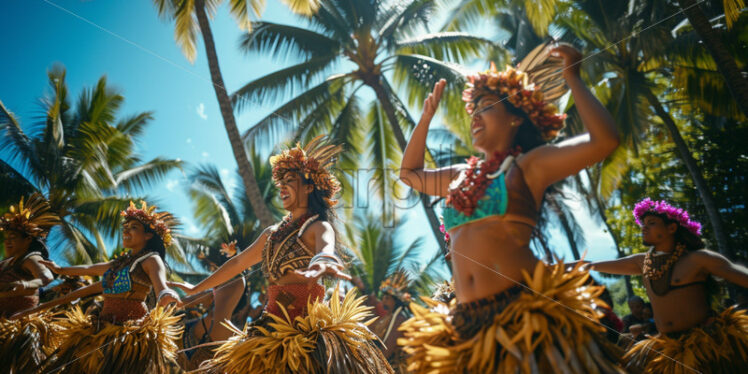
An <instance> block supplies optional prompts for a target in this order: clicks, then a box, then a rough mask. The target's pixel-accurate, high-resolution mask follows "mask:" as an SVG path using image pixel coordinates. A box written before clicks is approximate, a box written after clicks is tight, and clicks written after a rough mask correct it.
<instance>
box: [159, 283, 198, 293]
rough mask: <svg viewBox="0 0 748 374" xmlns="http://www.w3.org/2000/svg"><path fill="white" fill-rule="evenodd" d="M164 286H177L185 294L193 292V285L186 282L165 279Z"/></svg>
mask: <svg viewBox="0 0 748 374" xmlns="http://www.w3.org/2000/svg"><path fill="white" fill-rule="evenodd" d="M166 286H167V287H169V288H179V289H180V290H182V291H184V293H185V294H187V295H193V294H195V286H194V285H192V284H189V283H187V282H184V283H182V282H172V281H166Z"/></svg>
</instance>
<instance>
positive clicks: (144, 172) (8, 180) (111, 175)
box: [0, 66, 186, 263]
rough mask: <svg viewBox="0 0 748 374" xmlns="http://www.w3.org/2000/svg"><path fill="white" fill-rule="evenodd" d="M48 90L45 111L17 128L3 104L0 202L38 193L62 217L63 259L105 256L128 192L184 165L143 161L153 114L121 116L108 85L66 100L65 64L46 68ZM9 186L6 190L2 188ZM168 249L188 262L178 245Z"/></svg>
mask: <svg viewBox="0 0 748 374" xmlns="http://www.w3.org/2000/svg"><path fill="white" fill-rule="evenodd" d="M48 77H49V84H50V88H51V92H52V94H51V95H49V96H47V97H44V98H43V99H41V106H42V109H43V112H44V113H43V115H42V116H41V117H40V118H39V119H38V120H37V121H36V122H35V123H33V124H31V125H27V126H21V124H20V123H19V121H18V119H17V118H16V117H15V116H14V115H13V113H11V111H10V110H8V108H6V107H5V106H4V105H3V104H2V102H0V135H1V137H0V149H3V150H4V152H3V153H2V155H3V160H2V162H0V165H1V169H0V170H2V174H0V185H2V186H3V188H2V189H1V190H0V201H3V202H6V203H7V202H10V201H18V199H19V197H20V196H23V195H29V194H30V193H32V192H41V193H42V194H44V195H45V196H46V197H47V198H48V199H49V202H50V205H51V207H52V211H54V212H55V213H57V214H58V215H59V216H60V217H61V219H62V225H61V226H60V233H61V238H62V239H61V241H60V242H59V243H57V245H56V247H58V248H60V247H72V252H70V251H66V252H65V256H66V257H67V259H68V260H69V261H70V262H71V263H91V262H97V261H102V260H106V258H107V256H108V251H107V248H106V242H107V239H112V238H116V237H117V236H118V235H119V234H120V227H121V222H122V221H121V217H120V215H119V212H120V211H121V210H122V209H123V208H124V207H125V206H127V204H128V203H129V201H130V200H131V199H132V198H131V197H126V196H123V194H125V193H137V192H140V191H142V190H143V189H144V188H145V187H147V186H149V185H151V184H152V183H154V182H156V181H158V180H160V179H161V178H162V177H164V176H165V175H166V174H167V173H168V172H169V171H171V170H174V169H175V168H179V167H181V162H180V161H178V160H170V159H162V158H154V159H152V160H150V161H147V162H144V161H142V160H141V159H140V158H139V157H138V156H137V155H136V153H135V142H136V141H137V140H138V138H140V137H142V136H143V131H144V130H145V127H146V126H147V125H148V123H149V122H150V121H151V120H152V119H153V114H152V113H151V112H143V113H137V114H134V115H130V116H126V117H121V116H120V114H119V111H120V108H121V107H122V105H123V103H124V100H125V98H124V97H123V96H122V95H121V94H120V93H119V92H118V91H117V90H115V89H113V88H112V87H111V86H109V85H108V84H107V80H106V78H105V77H102V78H100V79H99V81H98V82H97V84H96V86H95V87H93V88H90V89H84V90H83V92H82V93H81V95H80V96H79V98H78V100H77V102H76V103H75V105H74V106H73V105H71V102H70V101H71V100H70V97H69V96H68V95H69V94H68V88H67V84H66V82H65V69H64V68H62V67H59V66H57V67H54V68H52V69H51V70H50V71H49V72H48ZM5 186H10V188H7V189H6V188H5ZM168 254H169V255H170V256H171V257H172V258H173V259H175V260H177V262H182V263H185V262H186V260H185V258H184V254H183V253H182V252H181V248H179V247H178V246H171V247H170V248H169V249H168Z"/></svg>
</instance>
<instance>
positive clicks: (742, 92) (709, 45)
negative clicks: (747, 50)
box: [678, 0, 748, 116]
mask: <svg viewBox="0 0 748 374" xmlns="http://www.w3.org/2000/svg"><path fill="white" fill-rule="evenodd" d="M678 3H679V4H680V7H681V9H683V12H685V13H686V16H687V17H688V22H690V23H691V26H693V28H694V30H696V33H697V34H699V37H700V38H701V41H702V42H704V46H705V47H706V49H707V50H708V51H709V53H710V54H711V55H712V58H714V62H715V63H716V64H717V69H718V70H719V72H720V73H721V74H722V76H723V77H724V78H725V83H727V88H729V89H730V92H731V93H732V96H733V97H734V98H735V101H737V102H738V106H739V107H740V110H741V111H742V112H743V114H745V115H746V116H748V79H746V78H744V77H743V75H742V73H741V72H740V69H739V68H738V65H737V63H735V59H734V58H733V57H732V56H731V55H730V52H729V51H728V50H727V48H726V47H725V44H724V43H723V42H722V40H721V39H720V37H719V32H718V31H717V30H715V29H714V28H712V25H711V23H710V22H709V19H707V18H706V15H704V13H703V12H702V11H701V9H699V6H698V4H697V3H696V1H695V0H679V1H678Z"/></svg>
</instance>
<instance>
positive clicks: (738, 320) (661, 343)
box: [624, 308, 748, 374]
mask: <svg viewBox="0 0 748 374" xmlns="http://www.w3.org/2000/svg"><path fill="white" fill-rule="evenodd" d="M624 359H625V360H626V363H627V368H630V369H634V370H642V371H644V372H645V373H662V374H676V373H684V374H687V373H695V372H702V373H748V315H746V313H745V311H737V310H735V309H734V308H729V309H727V310H725V311H724V312H722V313H721V314H719V315H718V316H716V317H714V318H713V320H710V321H708V322H707V323H706V324H705V325H704V326H702V327H695V328H692V329H689V330H687V331H684V332H681V333H676V334H659V335H656V336H652V337H649V338H647V339H644V340H642V341H640V342H638V343H636V344H635V345H634V346H633V347H631V349H630V350H629V351H628V352H627V353H626V355H625V356H624Z"/></svg>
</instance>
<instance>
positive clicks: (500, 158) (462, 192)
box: [447, 147, 522, 216]
mask: <svg viewBox="0 0 748 374" xmlns="http://www.w3.org/2000/svg"><path fill="white" fill-rule="evenodd" d="M521 152H522V149H521V148H520V147H516V148H514V149H513V150H511V151H508V152H496V153H494V155H493V157H492V158H491V159H490V160H488V161H484V160H481V159H480V158H478V157H475V156H472V157H470V158H469V159H468V160H467V164H468V168H467V170H466V171H465V178H464V179H463V180H462V182H460V185H459V186H457V187H456V188H451V189H450V190H449V196H448V197H447V205H451V206H452V207H453V208H454V209H455V210H457V211H458V212H460V213H462V214H464V215H466V216H472V215H473V212H475V208H476V207H477V206H478V200H480V199H481V198H483V195H485V194H486V189H487V188H488V185H489V184H490V180H489V179H488V177H487V176H488V175H489V174H491V173H494V172H496V170H499V168H500V167H501V164H502V163H503V162H504V159H506V158H507V156H509V155H512V156H517V155H518V154H520V153H521Z"/></svg>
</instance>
